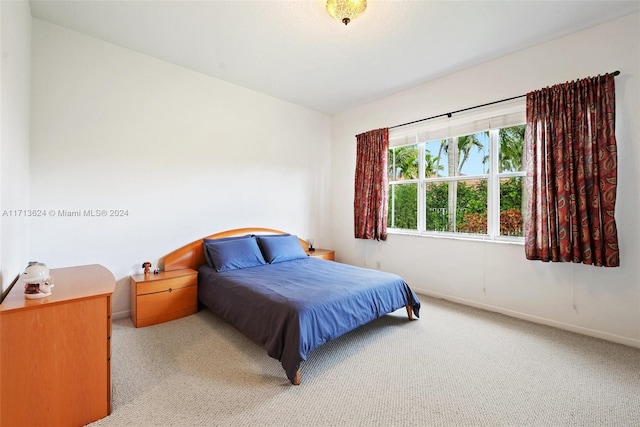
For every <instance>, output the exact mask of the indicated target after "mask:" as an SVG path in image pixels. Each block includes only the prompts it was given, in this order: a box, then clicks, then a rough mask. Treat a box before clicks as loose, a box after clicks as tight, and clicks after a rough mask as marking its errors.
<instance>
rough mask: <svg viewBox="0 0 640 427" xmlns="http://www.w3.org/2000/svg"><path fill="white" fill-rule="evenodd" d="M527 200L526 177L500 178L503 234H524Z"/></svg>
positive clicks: (520, 235) (519, 235) (501, 231)
mask: <svg viewBox="0 0 640 427" xmlns="http://www.w3.org/2000/svg"><path fill="white" fill-rule="evenodd" d="M526 201H527V197H526V186H525V181H524V177H520V176H518V177H513V178H502V179H501V180H500V235H501V236H517V237H522V236H524V221H523V217H524V214H525V211H526V209H527V207H526Z"/></svg>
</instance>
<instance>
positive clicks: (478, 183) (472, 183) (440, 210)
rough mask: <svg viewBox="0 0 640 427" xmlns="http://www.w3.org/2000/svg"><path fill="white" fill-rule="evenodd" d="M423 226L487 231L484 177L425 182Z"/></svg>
mask: <svg viewBox="0 0 640 427" xmlns="http://www.w3.org/2000/svg"><path fill="white" fill-rule="evenodd" d="M425 204H426V220H427V224H426V229H427V230H430V231H448V232H454V233H455V232H460V233H473V234H487V180H486V179H480V180H466V181H452V182H437V183H427V185H426V203H425Z"/></svg>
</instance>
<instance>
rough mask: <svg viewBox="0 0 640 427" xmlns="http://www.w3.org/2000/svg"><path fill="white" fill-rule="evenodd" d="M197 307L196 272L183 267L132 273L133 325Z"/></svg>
mask: <svg viewBox="0 0 640 427" xmlns="http://www.w3.org/2000/svg"><path fill="white" fill-rule="evenodd" d="M196 311H198V272H197V271H195V270H191V269H190V268H185V269H181V270H174V271H163V272H161V273H159V274H153V273H150V274H138V275H135V276H131V320H132V321H133V324H134V325H135V326H136V328H140V327H142V326H149V325H155V324H156V323H162V322H167V321H169V320H174V319H179V318H180V317H184V316H188V315H190V314H193V313H195V312H196Z"/></svg>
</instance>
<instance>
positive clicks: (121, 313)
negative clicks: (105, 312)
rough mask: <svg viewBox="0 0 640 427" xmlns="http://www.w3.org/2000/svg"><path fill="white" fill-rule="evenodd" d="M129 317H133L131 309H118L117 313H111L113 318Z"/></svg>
mask: <svg viewBox="0 0 640 427" xmlns="http://www.w3.org/2000/svg"><path fill="white" fill-rule="evenodd" d="M128 317H131V311H130V310H125V311H118V312H117V313H111V319H113V320H118V319H126V318H128Z"/></svg>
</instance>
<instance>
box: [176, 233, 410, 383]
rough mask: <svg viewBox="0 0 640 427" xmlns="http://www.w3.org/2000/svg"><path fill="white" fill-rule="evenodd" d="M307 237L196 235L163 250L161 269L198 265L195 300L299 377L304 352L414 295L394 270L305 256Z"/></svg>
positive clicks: (398, 306)
mask: <svg viewBox="0 0 640 427" xmlns="http://www.w3.org/2000/svg"><path fill="white" fill-rule="evenodd" d="M307 251H308V246H307V243H306V242H305V241H304V240H302V239H299V238H297V237H296V236H293V235H290V234H287V233H285V232H282V231H279V230H273V229H268V228H242V229H236V230H229V231H225V232H222V233H217V234H213V235H211V236H207V237H205V238H202V239H198V240H196V241H195V242H192V243H190V244H188V245H186V246H184V247H182V248H180V249H178V250H176V251H174V252H172V253H170V254H168V255H167V256H165V257H164V269H165V271H171V270H177V269H182V268H191V269H195V270H198V300H199V302H200V303H201V304H202V305H203V306H205V307H207V308H208V309H209V310H211V311H212V312H213V313H215V314H217V315H218V316H220V317H221V318H223V319H224V320H226V321H228V322H229V323H231V324H232V325H234V326H235V327H236V328H237V329H238V330H240V331H241V332H242V333H243V334H245V335H246V336H247V337H249V338H250V339H252V340H253V341H255V342H256V343H259V344H260V345H262V346H263V347H264V348H265V349H266V351H267V354H268V355H269V356H271V357H273V358H275V359H277V360H279V361H280V362H281V364H282V367H283V369H284V370H285V373H286V375H287V378H288V379H289V381H291V383H292V384H294V385H299V384H300V365H301V363H302V362H303V361H305V360H306V359H307V356H308V355H309V353H310V352H311V351H312V350H313V349H315V348H317V347H318V346H320V345H322V344H324V343H325V342H327V341H329V340H332V339H335V338H338V337H339V336H341V335H344V334H345V333H347V332H349V331H351V330H353V329H356V328H357V327H359V326H362V325H364V324H366V323H368V322H370V321H372V320H374V319H376V318H378V317H381V316H384V315H386V314H389V313H391V312H393V311H396V310H398V309H401V308H403V307H405V308H406V311H407V315H408V318H409V320H412V319H413V318H414V316H415V317H419V314H420V300H419V299H418V297H417V295H416V294H415V293H414V292H413V291H412V290H411V288H410V287H409V286H408V285H407V283H406V282H405V281H404V280H403V279H402V278H401V277H400V276H398V275H395V274H391V273H386V272H382V271H378V270H371V269H366V268H361V267H356V266H351V265H347V264H341V263H337V262H333V261H326V260H322V259H317V258H314V257H309V256H307Z"/></svg>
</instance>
